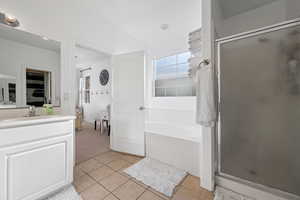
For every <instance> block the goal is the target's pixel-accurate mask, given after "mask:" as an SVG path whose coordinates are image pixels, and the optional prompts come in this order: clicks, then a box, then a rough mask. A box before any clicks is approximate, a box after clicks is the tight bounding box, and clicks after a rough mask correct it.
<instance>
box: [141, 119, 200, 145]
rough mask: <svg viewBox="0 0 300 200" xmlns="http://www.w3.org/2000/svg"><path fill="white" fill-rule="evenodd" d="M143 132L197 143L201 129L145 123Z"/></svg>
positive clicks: (170, 124) (197, 127) (190, 126)
mask: <svg viewBox="0 0 300 200" xmlns="http://www.w3.org/2000/svg"><path fill="white" fill-rule="evenodd" d="M145 132H146V133H153V134H159V135H163V136H167V137H172V138H177V139H183V140H188V141H192V142H198V143H199V142H200V134H201V127H200V126H199V125H185V124H181V125H180V124H172V123H169V124H168V123H161V122H146V124H145Z"/></svg>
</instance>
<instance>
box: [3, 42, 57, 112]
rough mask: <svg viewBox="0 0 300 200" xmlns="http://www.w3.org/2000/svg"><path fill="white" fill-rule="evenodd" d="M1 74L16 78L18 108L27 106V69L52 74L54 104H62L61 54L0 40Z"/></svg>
mask: <svg viewBox="0 0 300 200" xmlns="http://www.w3.org/2000/svg"><path fill="white" fill-rule="evenodd" d="M0 43H1V46H0V65H1V69H0V74H5V75H10V76H14V77H16V83H17V85H16V94H17V96H16V101H17V102H16V103H17V107H24V106H26V85H25V84H26V82H25V81H26V74H25V73H24V72H25V70H26V68H30V69H38V70H45V71H50V72H52V78H53V81H54V83H55V85H52V86H54V87H53V88H52V93H53V95H52V104H54V105H59V103H60V53H59V52H55V51H51V50H47V49H42V48H38V47H34V46H30V45H27V44H23V43H19V42H14V41H11V40H6V39H2V38H0Z"/></svg>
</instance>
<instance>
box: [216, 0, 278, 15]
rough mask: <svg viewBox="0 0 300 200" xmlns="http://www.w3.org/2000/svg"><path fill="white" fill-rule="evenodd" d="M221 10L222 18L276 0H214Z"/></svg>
mask: <svg viewBox="0 0 300 200" xmlns="http://www.w3.org/2000/svg"><path fill="white" fill-rule="evenodd" d="M216 1H217V3H218V4H219V5H220V8H221V10H222V15H223V18H225V19H227V18H229V17H232V16H235V15H238V14H241V13H243V12H247V11H249V10H252V9H255V8H259V7H261V6H264V5H266V4H269V3H272V2H274V1H277V0H216Z"/></svg>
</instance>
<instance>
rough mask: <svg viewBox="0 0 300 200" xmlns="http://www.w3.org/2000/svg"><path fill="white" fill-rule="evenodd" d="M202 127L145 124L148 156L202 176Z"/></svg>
mask: <svg viewBox="0 0 300 200" xmlns="http://www.w3.org/2000/svg"><path fill="white" fill-rule="evenodd" d="M200 136H201V126H199V125H184V124H172V123H160V122H153V121H152V122H149V121H148V122H146V123H145V137H146V154H147V156H148V157H150V158H154V159H156V160H160V161H162V162H165V163H167V164H170V165H173V166H175V167H177V168H179V169H182V170H185V171H187V172H188V173H190V174H192V175H194V176H198V177H199V175H200V167H199V166H200V163H199V162H200V152H199V151H200V146H199V145H200Z"/></svg>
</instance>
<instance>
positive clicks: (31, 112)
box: [28, 106, 35, 117]
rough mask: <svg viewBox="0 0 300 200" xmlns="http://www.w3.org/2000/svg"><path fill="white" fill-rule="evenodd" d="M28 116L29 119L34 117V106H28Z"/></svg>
mask: <svg viewBox="0 0 300 200" xmlns="http://www.w3.org/2000/svg"><path fill="white" fill-rule="evenodd" d="M28 116H29V117H33V116H35V106H29V107H28Z"/></svg>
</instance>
